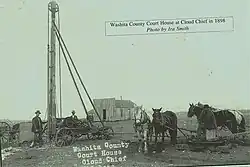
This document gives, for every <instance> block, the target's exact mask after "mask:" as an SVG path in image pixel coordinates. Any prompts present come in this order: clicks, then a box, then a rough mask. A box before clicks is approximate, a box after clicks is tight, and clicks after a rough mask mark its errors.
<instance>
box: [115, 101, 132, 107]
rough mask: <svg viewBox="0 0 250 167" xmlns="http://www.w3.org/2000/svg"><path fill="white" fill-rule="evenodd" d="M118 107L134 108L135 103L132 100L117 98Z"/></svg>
mask: <svg viewBox="0 0 250 167" xmlns="http://www.w3.org/2000/svg"><path fill="white" fill-rule="evenodd" d="M115 107H116V108H134V107H135V103H134V102H132V101H131V100H115Z"/></svg>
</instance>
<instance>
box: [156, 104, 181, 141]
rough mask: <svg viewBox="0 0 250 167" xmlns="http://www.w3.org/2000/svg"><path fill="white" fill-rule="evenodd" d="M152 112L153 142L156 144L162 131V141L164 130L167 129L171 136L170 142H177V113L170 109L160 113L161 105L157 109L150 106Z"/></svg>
mask: <svg viewBox="0 0 250 167" xmlns="http://www.w3.org/2000/svg"><path fill="white" fill-rule="evenodd" d="M152 110H153V111H154V113H153V121H152V122H153V123H152V124H153V126H154V129H155V144H157V138H158V135H159V134H160V133H162V142H164V136H165V132H166V131H167V130H168V132H169V134H170V138H171V144H172V145H175V144H176V143H177V130H178V127H177V115H176V114H175V113H174V112H172V111H165V112H163V113H161V110H162V107H161V108H159V109H155V108H152Z"/></svg>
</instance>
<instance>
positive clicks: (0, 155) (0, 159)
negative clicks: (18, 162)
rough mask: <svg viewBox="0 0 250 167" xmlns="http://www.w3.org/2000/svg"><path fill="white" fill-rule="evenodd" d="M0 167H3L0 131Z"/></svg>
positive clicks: (0, 133)
mask: <svg viewBox="0 0 250 167" xmlns="http://www.w3.org/2000/svg"><path fill="white" fill-rule="evenodd" d="M0 151H1V152H0V167H3V159H2V131H1V130H0Z"/></svg>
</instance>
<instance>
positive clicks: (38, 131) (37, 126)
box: [31, 110, 43, 147]
mask: <svg viewBox="0 0 250 167" xmlns="http://www.w3.org/2000/svg"><path fill="white" fill-rule="evenodd" d="M35 114H36V116H35V117H34V118H33V119H32V129H31V131H32V132H33V133H34V144H33V146H35V145H37V144H39V146H40V147H41V146H42V131H43V127H42V119H41V118H40V117H39V115H40V114H41V112H40V111H39V110H37V111H36V112H35Z"/></svg>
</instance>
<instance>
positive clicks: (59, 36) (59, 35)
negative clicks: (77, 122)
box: [53, 22, 104, 127]
mask: <svg viewBox="0 0 250 167" xmlns="http://www.w3.org/2000/svg"><path fill="white" fill-rule="evenodd" d="M53 24H54V25H55V22H53ZM54 27H55V30H56V32H57V35H58V38H60V39H61V42H62V44H63V45H64V48H65V50H66V52H67V54H68V56H69V59H70V61H71V64H72V65H73V67H74V70H75V72H76V74H77V76H78V79H79V80H80V82H81V85H82V87H83V89H84V91H85V93H86V94H87V96H88V99H89V101H90V103H91V105H92V107H93V109H94V110H95V113H96V115H97V116H98V118H99V120H100V122H101V124H102V126H103V127H104V123H103V121H102V119H101V117H100V115H99V113H98V112H97V109H96V107H95V105H94V103H93V101H92V99H91V97H90V95H89V93H88V91H87V89H86V87H85V85H84V84H83V81H82V79H81V76H80V74H79V72H78V70H77V68H76V66H75V63H74V61H73V59H72V57H71V56H70V53H69V51H68V49H67V47H66V44H65V42H64V40H63V39H62V36H61V34H60V32H58V28H57V26H56V25H55V26H54ZM84 109H85V108H84ZM85 112H86V116H88V112H87V109H85Z"/></svg>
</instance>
